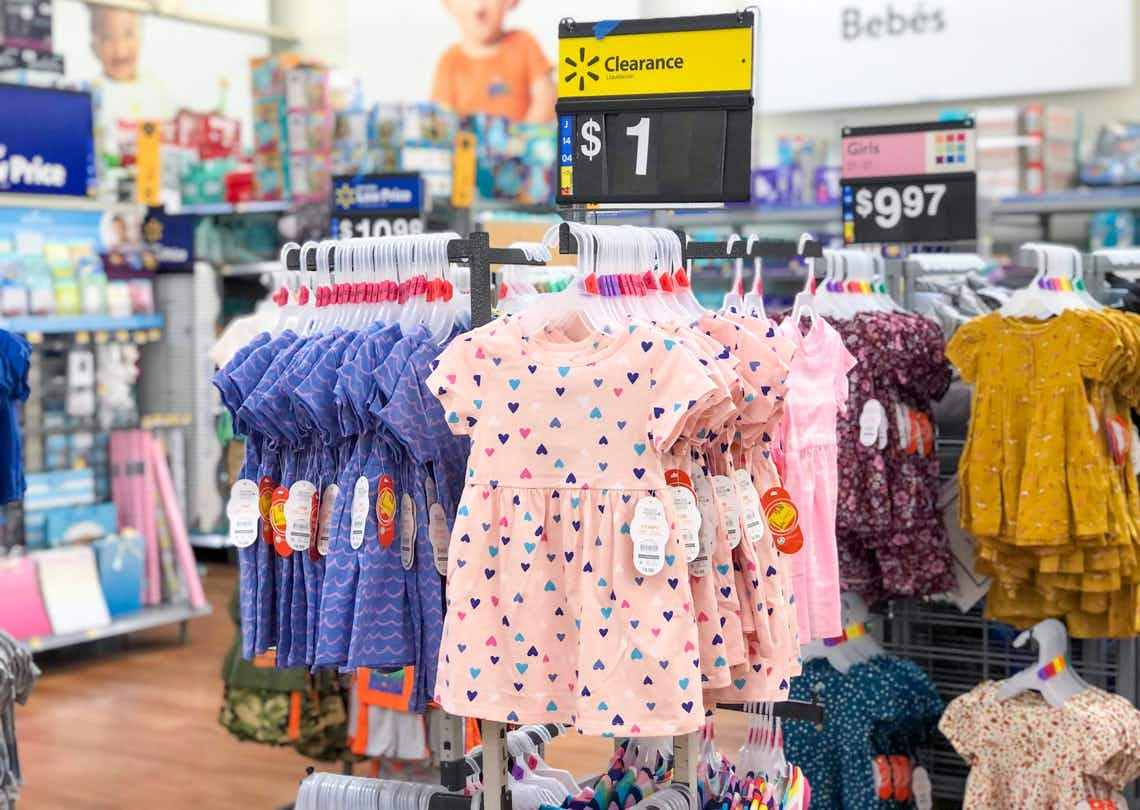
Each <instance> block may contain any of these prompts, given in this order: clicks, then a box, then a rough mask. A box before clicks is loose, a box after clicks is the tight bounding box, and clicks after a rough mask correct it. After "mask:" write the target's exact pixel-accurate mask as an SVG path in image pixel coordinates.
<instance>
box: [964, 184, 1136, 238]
mask: <svg viewBox="0 0 1140 810" xmlns="http://www.w3.org/2000/svg"><path fill="white" fill-rule="evenodd" d="M982 208H983V210H985V206H983V207H982ZM1115 210H1127V211H1140V186H1114V187H1105V188H1077V189H1072V190H1070V191H1059V192H1056V193H1054V194H1036V195H1022V196H1018V197H1004V198H1002V199H1000V200H998V201H996V202H994V203H991V204H990V205H989V206H988V211H987V212H986V213H987V215H988V218H989V220H991V222H990V225H991V229H992V226H993V225H994V224H995V223H994V222H993V220H995V219H1006V218H1010V217H1036V218H1037V222H1038V224H1039V226H1040V228H1041V238H1042V240H1043V241H1046V242H1048V241H1050V240H1051V234H1052V220H1053V217H1054V216H1058V215H1061V216H1064V215H1080V214H1094V213H1096V212H1097V211H1115ZM983 230H984V229H983Z"/></svg>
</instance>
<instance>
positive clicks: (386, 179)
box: [330, 172, 424, 239]
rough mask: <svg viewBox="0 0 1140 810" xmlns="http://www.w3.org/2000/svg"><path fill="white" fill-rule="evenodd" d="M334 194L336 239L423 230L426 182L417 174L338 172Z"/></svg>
mask: <svg viewBox="0 0 1140 810" xmlns="http://www.w3.org/2000/svg"><path fill="white" fill-rule="evenodd" d="M332 197H333V198H332V225H331V227H330V232H331V234H332V237H333V238H334V239H349V238H351V237H354V236H356V237H361V236H401V235H404V234H409V233H422V232H423V229H424V223H423V219H422V218H421V213H422V212H423V204H424V184H423V178H422V177H421V176H420V175H419V174H417V173H414V172H412V173H403V174H352V175H336V176H334V177H333V182H332Z"/></svg>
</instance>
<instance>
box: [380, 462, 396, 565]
mask: <svg viewBox="0 0 1140 810" xmlns="http://www.w3.org/2000/svg"><path fill="white" fill-rule="evenodd" d="M376 538H377V539H378V540H379V541H380V547H381V548H388V546H390V545H392V542H393V541H394V540H395V539H396V487H395V485H394V484H393V483H392V476H390V475H388V474H387V473H385V474H384V475H382V476H380V483H379V484H378V485H377V487H376Z"/></svg>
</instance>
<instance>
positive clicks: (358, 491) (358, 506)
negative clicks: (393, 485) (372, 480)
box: [348, 475, 369, 548]
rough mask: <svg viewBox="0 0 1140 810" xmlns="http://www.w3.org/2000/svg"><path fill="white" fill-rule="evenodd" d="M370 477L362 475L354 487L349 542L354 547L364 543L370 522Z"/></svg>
mask: <svg viewBox="0 0 1140 810" xmlns="http://www.w3.org/2000/svg"><path fill="white" fill-rule="evenodd" d="M368 506H369V503H368V478H367V476H363V475H362V476H360V477H359V478H357V479H356V486H354V487H353V488H352V523H351V526H350V528H349V534H348V543H349V545H351V546H352V547H353V548H360V547H361V546H363V545H364V527H365V525H366V524H367V523H368Z"/></svg>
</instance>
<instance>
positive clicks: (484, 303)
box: [284, 231, 545, 326]
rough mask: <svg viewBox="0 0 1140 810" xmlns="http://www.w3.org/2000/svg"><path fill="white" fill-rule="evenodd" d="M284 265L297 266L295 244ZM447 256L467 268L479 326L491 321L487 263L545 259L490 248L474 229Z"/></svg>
mask: <svg viewBox="0 0 1140 810" xmlns="http://www.w3.org/2000/svg"><path fill="white" fill-rule="evenodd" d="M334 257H335V253H334V254H332V255H330V256H329V257H328V259H329V269H330V270H335V269H336V268H335V265H334ZM284 258H285V269H286V270H300V269H301V248H300V247H295V248H292V249H290V250H288V251H286V252H285V257H284ZM447 258H448V260H449V261H453V262H463V263H465V264H466V265H467V266H468V267H469V268H470V270H471V325H472V326H483V325H484V324H488V323H490V322H491V265H499V264H521V265H533V266H539V265H544V264H545V262H542V261H538V260H535V259H532V258H530V257H529V256H527V255H526V253H524V252H523V251H522V250H520V249H518V248H493V247H491V238H490V236H489V235H488V234H487V232H486V231H474V232H472V233H471V234H469V235H468V236H467V237H466V238H461V239H452V240H451V241H449V242H448V243H447ZM305 269H306V270H310V271H316V269H317V257H316V252H315V251H309V252H308V253H307V254H306V258H305Z"/></svg>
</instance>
